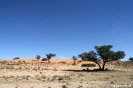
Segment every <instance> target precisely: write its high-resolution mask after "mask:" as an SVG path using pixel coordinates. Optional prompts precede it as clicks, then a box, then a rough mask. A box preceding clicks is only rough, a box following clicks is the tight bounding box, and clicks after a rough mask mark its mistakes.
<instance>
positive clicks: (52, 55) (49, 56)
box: [46, 53, 56, 63]
mask: <svg viewBox="0 0 133 88" xmlns="http://www.w3.org/2000/svg"><path fill="white" fill-rule="evenodd" d="M54 56H56V54H52V53H49V54H46V57H47V60H48V63H50V59H51V57H54Z"/></svg>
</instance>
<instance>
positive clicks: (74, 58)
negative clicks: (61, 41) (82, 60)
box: [72, 56, 77, 65]
mask: <svg viewBox="0 0 133 88" xmlns="http://www.w3.org/2000/svg"><path fill="white" fill-rule="evenodd" d="M72 58H73V60H74V62H73V65H76V60H77V57H76V56H73V57H72Z"/></svg>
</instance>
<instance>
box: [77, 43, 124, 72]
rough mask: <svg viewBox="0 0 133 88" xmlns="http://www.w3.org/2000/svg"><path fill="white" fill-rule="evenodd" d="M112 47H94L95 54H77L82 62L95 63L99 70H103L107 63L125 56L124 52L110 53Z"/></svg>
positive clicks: (92, 52)
mask: <svg viewBox="0 0 133 88" xmlns="http://www.w3.org/2000/svg"><path fill="white" fill-rule="evenodd" d="M112 47H113V46H112V45H103V46H95V49H96V52H95V51H90V52H88V53H87V52H84V53H82V54H79V55H78V56H79V57H80V58H81V59H82V60H86V61H92V62H94V63H96V64H97V65H98V66H99V69H100V70H104V69H105V65H106V63H107V62H110V61H116V60H119V59H122V58H124V57H125V55H126V54H125V53H124V51H117V52H114V51H112V50H111V48H112ZM101 64H102V66H101Z"/></svg>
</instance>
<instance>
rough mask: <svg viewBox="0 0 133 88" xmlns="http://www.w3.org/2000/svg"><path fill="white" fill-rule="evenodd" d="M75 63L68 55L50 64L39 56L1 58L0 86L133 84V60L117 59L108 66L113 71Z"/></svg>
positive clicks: (109, 87) (131, 87) (113, 87)
mask: <svg viewBox="0 0 133 88" xmlns="http://www.w3.org/2000/svg"><path fill="white" fill-rule="evenodd" d="M72 63H73V60H66V59H65V60H56V59H51V63H50V64H49V63H47V61H39V62H38V61H37V60H36V59H29V60H10V61H0V88H133V68H132V67H131V66H132V64H131V65H129V66H122V64H121V63H117V65H114V64H116V63H115V62H114V63H110V64H107V66H106V67H108V68H109V69H111V70H110V71H98V72H96V71H95V72H94V71H83V69H86V67H81V64H83V63H92V62H79V63H78V61H77V64H76V65H72ZM95 68H97V67H95ZM89 69H94V68H92V67H90V68H89ZM120 86H121V87H120ZM124 86H125V87H124ZM126 86H127V87H126Z"/></svg>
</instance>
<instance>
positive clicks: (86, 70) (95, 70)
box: [63, 69, 113, 72]
mask: <svg viewBox="0 0 133 88" xmlns="http://www.w3.org/2000/svg"><path fill="white" fill-rule="evenodd" d="M63 71H72V72H108V71H113V70H109V69H106V70H102V69H93V70H88V69H83V70H73V69H72V70H70V69H69V70H63Z"/></svg>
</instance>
